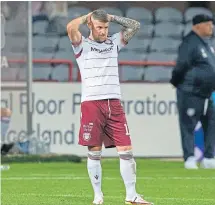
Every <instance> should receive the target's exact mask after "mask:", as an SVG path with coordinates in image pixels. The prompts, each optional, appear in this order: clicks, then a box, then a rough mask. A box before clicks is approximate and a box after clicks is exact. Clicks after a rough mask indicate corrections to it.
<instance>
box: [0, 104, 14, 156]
mask: <svg viewBox="0 0 215 205" xmlns="http://www.w3.org/2000/svg"><path fill="white" fill-rule="evenodd" d="M10 118H11V111H10V109H8V108H1V154H2V155H4V154H7V153H8V152H9V150H10V149H11V148H12V147H13V146H14V143H5V141H7V140H5V137H6V134H7V131H8V129H9V125H10Z"/></svg>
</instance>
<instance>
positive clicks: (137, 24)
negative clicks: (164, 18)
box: [135, 21, 140, 31]
mask: <svg viewBox="0 0 215 205" xmlns="http://www.w3.org/2000/svg"><path fill="white" fill-rule="evenodd" d="M139 29H140V22H139V21H136V22H135V30H136V31H138V30H139Z"/></svg>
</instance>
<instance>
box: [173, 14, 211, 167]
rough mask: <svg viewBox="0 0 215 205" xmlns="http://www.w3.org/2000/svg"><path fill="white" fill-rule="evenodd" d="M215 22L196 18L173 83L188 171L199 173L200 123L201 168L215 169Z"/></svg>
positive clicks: (181, 48)
mask: <svg viewBox="0 0 215 205" xmlns="http://www.w3.org/2000/svg"><path fill="white" fill-rule="evenodd" d="M213 22H214V20H213V18H212V17H210V16H207V15H197V16H195V17H194V18H193V28H192V31H191V32H190V33H189V34H188V35H187V36H185V37H184V39H183V42H182V44H181V45H180V47H179V53H178V59H177V63H176V67H175V68H174V69H173V72H172V78H171V81H170V82H171V83H172V84H173V85H174V86H175V87H176V88H177V105H178V111H179V124H180V131H181V140H182V148H183V157H184V161H185V164H184V165H185V168H187V169H198V166H197V160H196V158H195V157H194V129H195V127H196V125H197V123H198V122H199V121H200V122H201V124H202V128H203V131H204V157H203V159H202V161H201V167H202V168H206V169H210V168H211V169H215V159H214V147H215V108H214V104H213V101H212V92H213V91H214V90H215V50H214V48H213V46H212V43H211V42H210V37H211V36H212V35H213V28H214V25H213Z"/></svg>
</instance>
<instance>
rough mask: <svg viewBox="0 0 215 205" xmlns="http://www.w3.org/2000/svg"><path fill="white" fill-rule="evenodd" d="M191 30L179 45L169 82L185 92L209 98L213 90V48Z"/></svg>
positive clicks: (214, 61) (214, 81)
mask: <svg viewBox="0 0 215 205" xmlns="http://www.w3.org/2000/svg"><path fill="white" fill-rule="evenodd" d="M209 42H210V41H207V42H206V40H203V39H202V38H201V37H200V36H198V35H197V34H196V33H195V32H193V31H191V32H190V33H189V34H188V35H187V36H185V37H184V39H183V42H182V44H181V45H180V47H179V52H178V59H177V62H176V66H175V68H174V69H173V72H172V79H171V80H170V82H171V83H172V84H173V85H174V86H175V87H177V88H178V89H181V90H183V91H185V92H189V93H192V94H194V95H197V96H200V97H204V98H209V97H210V96H211V94H212V92H213V91H214V90H215V49H214V48H213V47H212V44H211V45H210V43H209Z"/></svg>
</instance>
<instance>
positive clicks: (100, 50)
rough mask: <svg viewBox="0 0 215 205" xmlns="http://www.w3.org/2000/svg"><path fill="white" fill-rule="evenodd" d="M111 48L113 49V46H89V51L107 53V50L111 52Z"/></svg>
mask: <svg viewBox="0 0 215 205" xmlns="http://www.w3.org/2000/svg"><path fill="white" fill-rule="evenodd" d="M112 50H113V46H111V47H109V48H104V49H98V48H95V47H91V51H94V52H98V53H108V52H111V51H112Z"/></svg>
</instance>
